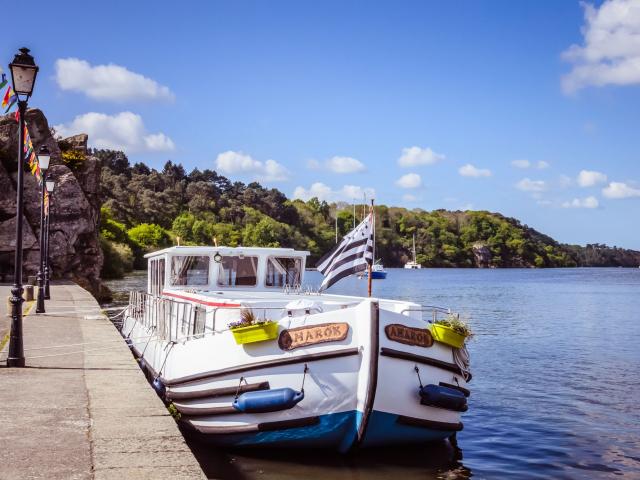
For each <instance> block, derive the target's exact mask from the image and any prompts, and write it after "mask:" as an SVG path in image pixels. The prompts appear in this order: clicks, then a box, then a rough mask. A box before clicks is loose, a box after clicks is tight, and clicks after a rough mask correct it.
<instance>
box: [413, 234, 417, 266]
mask: <svg viewBox="0 0 640 480" xmlns="http://www.w3.org/2000/svg"><path fill="white" fill-rule="evenodd" d="M413 263H416V233H415V232H413Z"/></svg>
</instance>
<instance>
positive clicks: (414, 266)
mask: <svg viewBox="0 0 640 480" xmlns="http://www.w3.org/2000/svg"><path fill="white" fill-rule="evenodd" d="M404 268H407V269H409V270H419V269H421V268H422V265H420V264H419V263H418V262H416V234H415V233H414V234H413V260H411V261H410V262H407V263H405V264H404Z"/></svg>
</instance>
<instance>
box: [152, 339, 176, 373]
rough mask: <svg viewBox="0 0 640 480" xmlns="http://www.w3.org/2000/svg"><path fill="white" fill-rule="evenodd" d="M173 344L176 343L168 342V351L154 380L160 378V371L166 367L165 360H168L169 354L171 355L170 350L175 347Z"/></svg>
mask: <svg viewBox="0 0 640 480" xmlns="http://www.w3.org/2000/svg"><path fill="white" fill-rule="evenodd" d="M175 344H176V342H174V341H171V342H169V344H168V347H169V351H168V352H167V356H166V357H164V362H162V366H161V367H160V370H158V376H157V377H156V378H155V379H154V380H159V379H160V377H161V376H162V370H163V369H164V366H165V365H166V363H167V360H169V354H171V350H173V347H174V346H175ZM165 348H166V347H165Z"/></svg>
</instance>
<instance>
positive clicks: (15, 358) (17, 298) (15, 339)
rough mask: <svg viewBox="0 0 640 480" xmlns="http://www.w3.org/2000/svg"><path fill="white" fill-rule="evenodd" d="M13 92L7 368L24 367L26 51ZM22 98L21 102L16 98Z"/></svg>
mask: <svg viewBox="0 0 640 480" xmlns="http://www.w3.org/2000/svg"><path fill="white" fill-rule="evenodd" d="M9 69H10V70H11V80H12V82H13V90H14V92H15V93H16V95H17V96H18V112H19V115H20V119H19V122H18V179H17V182H16V183H17V185H16V254H15V263H14V274H13V287H12V288H11V298H10V302H11V334H10V336H9V356H8V357H7V366H8V367H24V345H23V342H22V302H23V299H22V291H23V290H22V209H23V205H22V204H23V187H24V178H23V177H24V171H23V170H24V148H23V145H24V116H25V114H26V113H27V102H28V100H29V97H31V94H32V93H33V85H34V84H35V82H36V76H37V74H38V67H37V66H36V64H35V62H34V61H33V57H32V56H31V55H29V49H28V48H21V49H20V53H18V54H17V55H16V56H15V57H14V58H13V62H11V63H10V64H9ZM21 95H22V98H21V97H20V96H21Z"/></svg>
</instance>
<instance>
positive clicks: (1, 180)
mask: <svg viewBox="0 0 640 480" xmlns="http://www.w3.org/2000/svg"><path fill="white" fill-rule="evenodd" d="M25 118H26V122H27V126H28V128H29V133H30V135H31V139H32V141H33V145H34V148H35V150H36V152H37V151H38V149H39V148H40V147H41V146H42V145H46V146H47V147H48V148H49V150H50V152H51V166H50V168H49V172H48V175H49V177H50V178H53V179H54V180H55V182H56V187H55V190H54V193H53V199H52V202H51V220H50V259H51V266H52V275H53V278H64V279H70V280H73V281H75V282H77V283H79V284H80V285H82V286H83V287H85V288H87V289H88V290H90V291H91V292H92V293H93V294H94V295H96V296H97V297H99V298H102V297H105V296H108V290H107V289H106V288H105V287H104V286H103V285H102V282H101V281H100V270H101V268H102V262H103V256H102V250H101V249H100V242H99V240H98V222H99V214H100V203H101V202H100V171H101V165H100V161H99V160H98V159H97V158H95V157H92V156H90V155H88V153H87V136H86V135H78V136H76V137H72V138H70V139H65V140H63V141H61V142H60V143H58V141H56V139H55V138H53V136H52V134H51V130H50V128H49V124H48V122H47V119H46V118H45V116H44V114H43V113H42V112H41V111H40V110H36V109H32V110H29V111H28V112H27V114H26V117H25ZM59 145H61V146H63V148H64V149H65V150H66V152H64V153H65V154H64V155H63V151H61V149H60V146H59ZM17 153H18V124H17V122H16V121H15V118H14V115H13V114H10V115H5V116H0V281H2V280H4V281H11V280H12V278H13V259H14V248H15V227H16V191H15V186H16V179H17V160H16V159H17ZM67 153H71V154H70V155H69V154H67ZM24 198H25V203H24V224H23V225H24V227H23V229H24V230H23V245H24V270H23V275H24V276H25V278H26V277H27V276H29V275H35V274H36V273H37V271H38V262H39V258H40V248H39V241H38V239H39V235H40V194H39V186H38V183H37V181H36V179H35V177H34V176H33V175H31V173H30V172H26V171H25V175H24Z"/></svg>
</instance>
